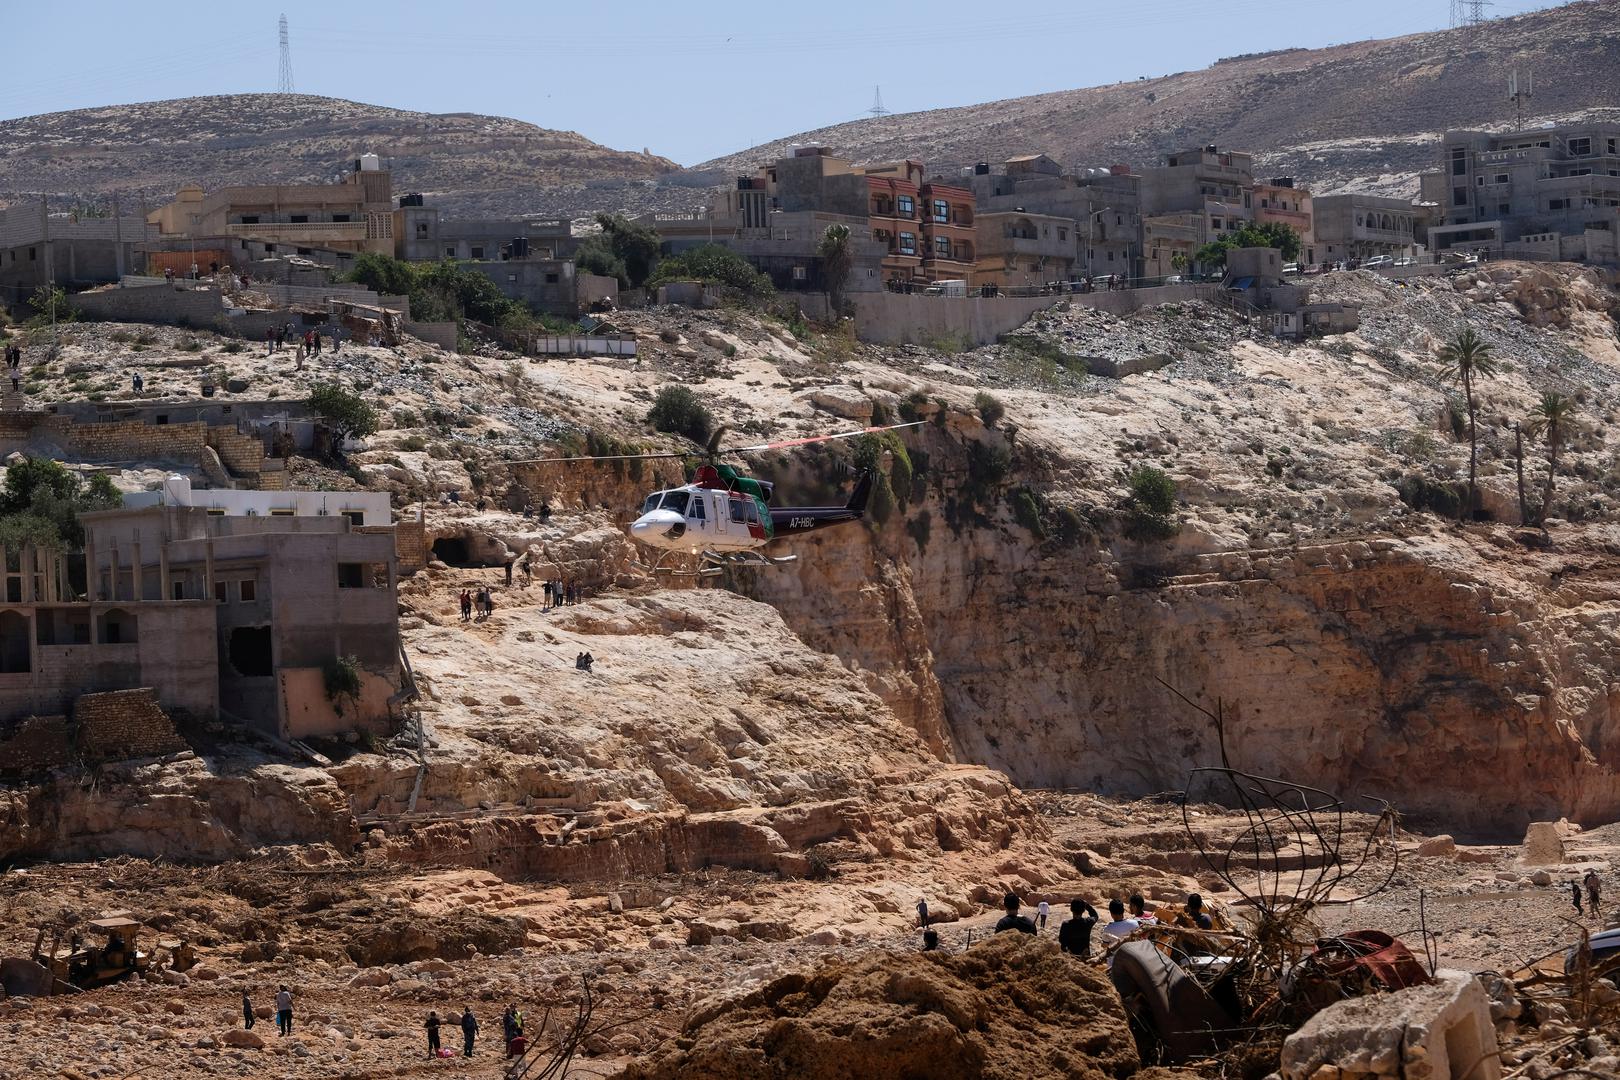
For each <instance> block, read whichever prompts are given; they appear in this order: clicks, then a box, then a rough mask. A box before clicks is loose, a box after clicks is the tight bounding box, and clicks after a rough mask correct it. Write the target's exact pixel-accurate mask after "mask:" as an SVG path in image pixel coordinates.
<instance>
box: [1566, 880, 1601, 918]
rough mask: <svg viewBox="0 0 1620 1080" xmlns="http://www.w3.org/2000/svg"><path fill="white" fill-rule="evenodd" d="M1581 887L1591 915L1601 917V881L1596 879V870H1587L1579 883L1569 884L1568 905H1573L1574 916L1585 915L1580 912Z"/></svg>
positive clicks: (1572, 882)
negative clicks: (1583, 887)
mask: <svg viewBox="0 0 1620 1080" xmlns="http://www.w3.org/2000/svg"><path fill="white" fill-rule="evenodd" d="M1582 886H1585V888H1586V906H1587V907H1588V908H1590V909H1591V911H1592V914H1593V915H1602V914H1603V912H1602V911H1601V910H1600V909H1599V905H1600V904H1601V903H1602V901H1603V879H1602V878H1600V877H1598V872H1597V871H1596V870H1588V871H1587V872H1586V876H1585V877H1584V878H1582V879H1581V880H1580V881H1571V882H1570V883H1569V900H1570V903H1572V904H1574V905H1575V914H1577V915H1584V914H1585V912H1584V911H1582V910H1581V888H1582Z"/></svg>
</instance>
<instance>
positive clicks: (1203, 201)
mask: <svg viewBox="0 0 1620 1080" xmlns="http://www.w3.org/2000/svg"><path fill="white" fill-rule="evenodd" d="M1253 187H1254V158H1253V156H1252V155H1249V154H1244V153H1239V152H1236V151H1230V150H1221V149H1220V148H1219V147H1217V146H1215V145H1213V144H1211V145H1209V146H1205V147H1203V148H1201V149H1198V150H1183V151H1180V152H1179V153H1175V154H1171V155H1169V156H1168V157H1167V158H1166V159H1165V164H1163V165H1156V166H1154V167H1152V168H1148V169H1143V170H1142V214H1143V217H1144V218H1156V217H1163V216H1168V215H1177V216H1182V215H1192V216H1193V218H1192V219H1190V220H1197V221H1198V222H1199V224H1200V225H1201V232H1202V235H1201V236H1200V238H1199V241H1198V243H1199V245H1200V246H1202V245H1203V244H1208V243H1211V242H1213V241H1214V240H1216V239H1217V238H1219V237H1221V236H1223V235H1225V234H1226V233H1229V232H1236V231H1237V230H1238V229H1241V228H1242V227H1243V226H1244V225H1245V224H1246V223H1248V222H1251V221H1253V220H1254V196H1253V191H1252V189H1253Z"/></svg>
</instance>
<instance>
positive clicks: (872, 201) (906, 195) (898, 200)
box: [866, 161, 924, 282]
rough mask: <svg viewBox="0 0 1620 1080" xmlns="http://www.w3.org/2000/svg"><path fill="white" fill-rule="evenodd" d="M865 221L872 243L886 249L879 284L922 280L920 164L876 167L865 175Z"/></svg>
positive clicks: (922, 243)
mask: <svg viewBox="0 0 1620 1080" xmlns="http://www.w3.org/2000/svg"><path fill="white" fill-rule="evenodd" d="M866 186H867V197H868V200H869V202H868V203H867V209H866V217H867V220H868V221H869V222H870V223H871V228H872V239H874V240H876V241H877V242H878V243H879V244H882V245H884V246H885V247H887V249H888V254H886V255H885V256H884V257H883V280H884V281H886V282H908V281H916V280H921V279H922V276H923V272H922V267H923V247H924V240H923V234H922V214H921V211H920V210H919V208H918V204H919V203H920V202H921V199H922V164H921V163H920V162H916V161H902V162H896V163H895V164H893V165H884V166H879V167H877V168H875V169H873V170H871V171H869V172H868V173H867V174H866Z"/></svg>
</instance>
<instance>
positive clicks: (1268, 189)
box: [1251, 176, 1316, 265]
mask: <svg viewBox="0 0 1620 1080" xmlns="http://www.w3.org/2000/svg"><path fill="white" fill-rule="evenodd" d="M1252 195H1253V198H1252V199H1251V201H1252V202H1253V203H1254V220H1255V224H1257V225H1265V224H1278V225H1286V226H1288V227H1289V228H1290V229H1293V230H1294V232H1295V233H1296V234H1297V235H1298V236H1299V255H1298V261H1299V263H1300V264H1301V265H1308V264H1311V263H1314V262H1316V230H1315V223H1314V220H1313V217H1312V211H1311V193H1310V192H1309V191H1307V190H1305V189H1304V188H1302V187H1298V186H1296V185H1295V183H1294V178H1293V177H1292V176H1279V177H1276V178H1274V179H1271V180H1256V181H1255V183H1254V189H1253V192H1252Z"/></svg>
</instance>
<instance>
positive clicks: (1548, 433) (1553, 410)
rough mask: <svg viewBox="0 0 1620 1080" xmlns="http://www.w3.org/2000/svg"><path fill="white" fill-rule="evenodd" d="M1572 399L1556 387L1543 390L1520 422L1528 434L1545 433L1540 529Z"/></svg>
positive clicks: (1571, 411) (1547, 509) (1571, 419)
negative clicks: (1544, 477)
mask: <svg viewBox="0 0 1620 1080" xmlns="http://www.w3.org/2000/svg"><path fill="white" fill-rule="evenodd" d="M1575 409H1576V406H1575V400H1574V399H1573V398H1570V397H1566V396H1564V395H1563V394H1560V393H1558V392H1557V391H1556V390H1543V391H1542V392H1541V400H1540V401H1538V402H1537V403H1536V407H1535V408H1534V409H1533V410H1532V411H1531V413H1530V419H1529V420H1528V421H1526V422H1525V424H1524V433H1525V434H1526V435H1529V436H1530V437H1531V438H1538V437H1541V436H1545V437H1546V439H1547V479H1546V481H1545V482H1544V483H1543V484H1542V487H1541V509H1540V510H1539V511H1538V512H1537V514H1536V523H1537V524H1539V525H1540V526H1541V527H1542V528H1543V529H1545V528H1546V527H1547V515H1548V514H1549V513H1550V512H1551V511H1552V498H1553V480H1554V478H1555V477H1556V476H1557V474H1558V452H1559V451H1560V450H1561V449H1563V446H1564V440H1565V439H1566V438H1567V437H1568V436H1569V433H1570V428H1571V427H1572V426H1573V425H1574V422H1575Z"/></svg>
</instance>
